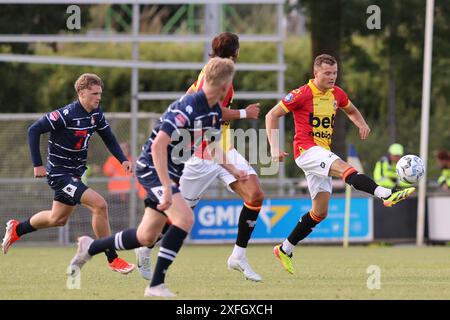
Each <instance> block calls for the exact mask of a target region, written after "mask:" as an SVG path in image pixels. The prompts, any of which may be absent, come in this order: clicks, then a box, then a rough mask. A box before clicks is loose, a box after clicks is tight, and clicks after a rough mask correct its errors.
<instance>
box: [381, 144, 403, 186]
mask: <svg viewBox="0 0 450 320" xmlns="http://www.w3.org/2000/svg"><path fill="white" fill-rule="evenodd" d="M403 155H404V149H403V146H402V145H401V144H399V143H394V144H392V145H390V146H389V149H388V154H387V155H385V156H383V157H381V159H380V160H379V161H378V162H377V163H376V165H375V170H374V172H373V178H374V180H375V182H376V183H377V184H378V185H380V186H382V187H385V188H389V189H402V188H408V187H410V186H411V185H410V184H408V183H405V182H402V181H400V180H399V179H398V176H397V172H396V170H395V166H396V165H397V162H398V160H400V158H401V157H402V156H403Z"/></svg>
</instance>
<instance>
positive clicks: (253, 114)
mask: <svg viewBox="0 0 450 320" xmlns="http://www.w3.org/2000/svg"><path fill="white" fill-rule="evenodd" d="M221 109H222V120H223V121H230V120H238V119H253V120H256V119H258V117H259V112H260V104H259V102H258V103H252V104H249V105H248V106H247V107H246V108H245V109H237V110H236V109H229V108H223V107H222V108H221Z"/></svg>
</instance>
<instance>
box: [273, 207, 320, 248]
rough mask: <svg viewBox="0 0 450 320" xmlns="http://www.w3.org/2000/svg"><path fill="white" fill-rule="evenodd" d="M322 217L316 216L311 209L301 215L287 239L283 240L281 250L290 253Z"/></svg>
mask: <svg viewBox="0 0 450 320" xmlns="http://www.w3.org/2000/svg"><path fill="white" fill-rule="evenodd" d="M323 219H325V218H321V217H318V216H316V215H315V214H314V212H313V211H312V210H311V211H309V212H308V213H306V214H305V215H303V216H302V217H301V218H300V220H299V221H298V223H297V225H296V226H295V228H294V230H292V232H291V234H290V235H289V237H288V238H287V240H285V241H284V242H283V245H282V247H281V249H282V251H283V252H285V253H287V254H289V255H290V254H291V253H292V251H293V249H294V247H295V246H296V245H297V243H299V242H300V241H301V240H303V239H305V238H306V237H307V236H308V235H309V234H310V233H311V232H312V231H313V228H314V227H315V226H316V225H317V224H319V223H320V222H321V221H322V220H323Z"/></svg>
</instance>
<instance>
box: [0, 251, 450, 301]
mask: <svg viewBox="0 0 450 320" xmlns="http://www.w3.org/2000/svg"><path fill="white" fill-rule="evenodd" d="M272 248H273V246H269V245H250V246H249V248H248V250H247V251H248V258H249V261H250V264H251V265H252V267H253V269H254V270H255V271H256V272H257V273H259V274H260V275H261V276H262V277H263V282H261V283H254V282H251V281H248V280H245V279H244V278H243V275H242V274H241V273H239V272H237V271H234V270H228V269H227V267H226V260H227V258H228V255H229V254H230V252H231V250H232V245H223V246H222V245H220V246H195V245H187V246H185V247H183V248H182V251H181V252H180V253H179V255H178V257H177V259H176V261H175V262H174V264H173V265H172V267H171V268H170V272H169V273H168V275H167V277H166V283H167V285H168V287H169V288H170V289H171V290H172V291H173V292H175V293H176V294H177V297H176V299H187V300H190V299H207V300H211V299H214V300H215V299H217V300H219V299H224V300H225V299H226V300H228V299H240V300H247V299H268V300H283V299H295V300H297V299H450V286H449V285H448V283H449V279H450V250H449V248H448V247H421V248H417V247H404V246H401V247H365V246H356V247H350V248H347V249H344V248H341V247H335V246H304V247H303V246H299V247H297V248H296V251H295V253H294V264H295V267H296V271H297V272H296V274H295V275H290V274H288V273H287V272H286V271H284V269H283V268H282V267H281V264H280V263H279V262H278V261H277V260H276V259H275V257H274V255H273V253H272ZM75 251H76V248H75V246H74V247H67V248H56V247H23V246H16V247H12V248H11V250H10V251H9V252H8V254H7V255H1V256H0V299H3V300H5V299H50V300H55V299H108V300H109V299H144V296H143V293H144V289H145V286H146V285H147V282H146V281H145V280H144V279H142V278H141V277H140V276H139V273H138V272H137V270H135V271H133V273H131V274H129V275H126V276H124V275H120V274H118V273H115V272H112V271H110V270H109V269H108V268H107V267H106V258H105V257H104V256H103V255H99V256H96V257H94V258H93V259H92V260H91V261H90V262H88V263H87V264H86V266H85V267H84V268H83V269H82V272H81V288H80V289H73V290H69V289H67V286H66V284H67V277H66V275H65V271H66V268H67V265H68V263H69V261H70V259H71V257H72V256H73V254H74V253H75ZM119 254H120V256H121V257H123V258H125V259H127V260H128V261H129V262H134V260H135V256H134V252H133V251H124V252H120V253H119ZM156 254H157V250H153V265H154V263H155V259H156ZM370 265H376V266H378V267H379V268H380V271H381V279H380V280H381V288H380V289H374V290H369V289H368V288H367V281H368V278H369V277H370V276H371V274H369V273H367V268H368V267H369V266H370Z"/></svg>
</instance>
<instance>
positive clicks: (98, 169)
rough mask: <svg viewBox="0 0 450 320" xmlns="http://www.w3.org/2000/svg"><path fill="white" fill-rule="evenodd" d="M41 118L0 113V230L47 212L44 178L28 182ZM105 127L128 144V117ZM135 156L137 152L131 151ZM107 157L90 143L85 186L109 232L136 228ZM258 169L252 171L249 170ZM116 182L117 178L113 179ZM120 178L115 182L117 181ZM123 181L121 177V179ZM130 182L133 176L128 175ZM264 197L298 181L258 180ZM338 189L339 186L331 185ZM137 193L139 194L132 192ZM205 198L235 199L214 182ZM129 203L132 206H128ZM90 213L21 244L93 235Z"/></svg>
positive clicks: (146, 124) (297, 190)
mask: <svg viewBox="0 0 450 320" xmlns="http://www.w3.org/2000/svg"><path fill="white" fill-rule="evenodd" d="M41 116H42V114H0V141H1V143H0V153H1V154H2V156H1V157H0V228H3V227H4V225H5V223H6V222H7V221H8V220H9V219H12V218H14V219H17V220H20V221H23V220H26V219H28V218H29V217H31V216H32V215H33V214H34V213H37V212H39V211H42V210H47V209H50V208H51V204H52V200H53V191H52V190H51V189H50V187H49V186H48V185H47V181H46V179H35V178H33V165H32V162H31V156H30V151H29V146H28V136H27V129H28V127H29V126H30V125H31V124H32V123H33V122H34V121H36V120H37V119H39V118H40V117H41ZM105 116H106V118H107V120H108V122H109V123H110V125H111V128H112V130H113V132H114V134H115V135H116V138H117V140H118V141H119V142H129V141H130V130H129V127H130V122H131V114H130V113H105ZM159 116H160V115H159V114H157V113H151V112H141V113H138V121H137V122H138V135H137V143H136V144H137V146H138V149H140V147H141V146H142V145H143V144H144V143H145V141H146V139H147V138H148V136H149V133H150V131H151V128H152V127H153V125H154V123H155V121H156V120H157V119H158V118H159ZM47 141H48V135H43V136H42V137H41V155H42V158H43V159H45V158H46V157H47V144H48V142H47ZM136 151H137V152H138V150H136ZM109 156H110V153H109V151H108V150H107V148H106V146H105V145H104V144H103V141H102V140H101V138H100V137H99V136H98V135H94V137H93V138H92V139H91V141H90V145H89V154H88V165H89V167H90V174H89V176H88V177H87V183H88V185H89V186H90V187H91V188H93V189H94V190H95V191H97V192H98V193H100V194H101V195H102V196H103V197H104V198H105V199H106V201H107V203H108V208H109V215H110V223H111V228H112V231H113V232H114V231H119V230H122V229H124V228H128V227H129V226H136V223H138V222H139V221H140V219H141V217H142V214H143V211H144V205H143V201H142V194H141V195H140V196H139V194H138V196H137V197H130V194H129V193H126V194H122V195H120V194H117V193H115V192H114V191H113V190H110V189H109V188H108V183H109V182H110V179H113V178H109V177H107V176H106V175H105V174H104V172H103V164H104V163H105V161H106V160H107V158H108V157H109ZM255 169H256V170H258V168H257V167H255ZM116 179H117V178H116ZM118 179H121V178H118ZM122 179H123V178H122ZM130 179H131V180H132V182H133V183H134V182H135V178H134V177H130ZM261 184H262V186H263V189H264V191H265V193H266V195H268V196H269V195H270V196H271V197H276V196H282V195H283V196H294V195H299V194H306V184H304V183H302V180H299V179H283V180H279V179H278V178H266V179H261ZM337 187H339V186H337ZM138 191H139V190H138ZM205 198H215V199H217V198H220V199H225V198H237V195H235V194H233V193H231V192H229V191H228V190H227V188H226V187H225V186H224V185H223V184H222V183H220V182H219V181H218V180H217V179H216V181H215V182H214V183H213V184H212V185H211V187H210V188H208V192H207V193H206V194H205ZM133 201H135V203H132V202H133ZM90 221H91V213H90V211H89V210H88V209H87V208H84V207H82V206H77V207H76V209H75V212H74V214H73V216H72V217H71V218H70V220H69V223H68V224H67V225H66V226H65V227H61V228H51V229H46V230H40V231H39V232H35V233H32V234H30V235H27V236H26V237H25V238H24V239H23V240H24V241H27V242H39V243H42V242H51V243H55V242H57V243H59V244H62V245H64V244H67V243H70V242H74V241H75V240H76V238H77V237H78V236H80V235H83V234H87V235H91V236H93V232H92V227H91V222H90Z"/></svg>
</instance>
